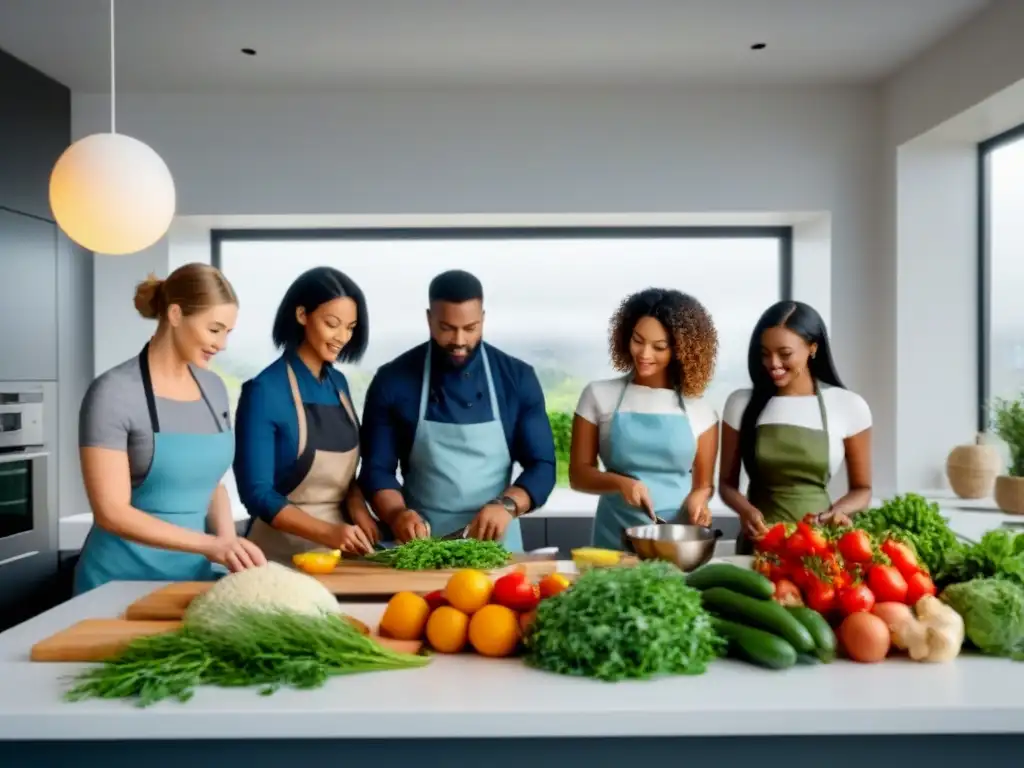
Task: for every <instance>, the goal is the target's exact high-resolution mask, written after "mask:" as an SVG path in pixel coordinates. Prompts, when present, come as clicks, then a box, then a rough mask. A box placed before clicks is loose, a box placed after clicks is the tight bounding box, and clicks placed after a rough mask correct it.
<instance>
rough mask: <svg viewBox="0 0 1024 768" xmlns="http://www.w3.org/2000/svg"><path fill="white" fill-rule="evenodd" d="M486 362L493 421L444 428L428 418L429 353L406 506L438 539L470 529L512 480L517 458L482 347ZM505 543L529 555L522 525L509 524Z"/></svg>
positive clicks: (442, 424) (484, 363) (421, 393)
mask: <svg viewBox="0 0 1024 768" xmlns="http://www.w3.org/2000/svg"><path fill="white" fill-rule="evenodd" d="M480 356H481V357H482V358H483V365H484V374H485V375H486V376H487V392H488V394H489V395H490V399H491V416H492V418H491V420H490V421H485V422H483V423H481V424H444V423H442V422H439V421H427V418H426V416H427V402H428V395H429V393H430V357H431V354H430V348H429V346H428V348H427V356H426V357H427V359H426V362H425V363H424V366H423V385H422V387H421V388H420V409H419V417H418V419H417V422H416V437H415V438H414V439H413V442H412V451H410V453H409V466H408V472H407V473H405V503H406V505H408V507H409V509H413V510H415V511H416V512H419V513H420V515H421V516H422V517H423V519H424V520H426V522H427V523H429V525H430V533H431V535H432V536H445V535H447V534H449V533H452V532H454V531H457V530H459V529H460V528H462V527H464V526H466V525H468V524H469V523H470V522H471V521H472V520H473V518H474V517H476V515H477V513H478V512H479V511H480V510H481V509H482V508H483V507H484V506H486V505H487V504H488V503H490V502H492V501H494V500H495V499H497V498H500V497H501V494H502V493H503V492H504V491H505V489H506V488H508V484H509V481H510V480H511V478H512V456H511V455H510V454H509V450H508V440H507V439H506V438H505V428H504V427H503V426H502V423H501V412H500V411H499V410H498V395H497V393H496V392H495V390H494V379H493V378H492V377H491V366H490V364H489V363H488V361H487V350H486V349H484V347H483V345H482V343H481V347H480ZM503 543H504V545H505V547H507V548H508V549H509V550H510V551H511V552H522V551H523V535H522V532H521V531H520V529H519V520H518V519H516V520H513V521H512V522H510V523H509V524H508V528H506V529H505V539H504V542H503Z"/></svg>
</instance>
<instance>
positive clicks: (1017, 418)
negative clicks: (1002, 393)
mask: <svg viewBox="0 0 1024 768" xmlns="http://www.w3.org/2000/svg"><path fill="white" fill-rule="evenodd" d="M992 426H993V428H994V429H995V432H996V434H997V435H999V437H1000V438H1002V440H1003V441H1004V442H1005V443H1006V444H1007V446H1009V448H1010V466H1009V468H1008V471H1009V473H1010V475H1012V476H1013V477H1024V397H1020V398H1018V399H1016V400H1003V399H1002V398H997V399H996V400H995V403H994V407H993V409H992Z"/></svg>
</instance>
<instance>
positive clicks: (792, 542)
mask: <svg viewBox="0 0 1024 768" xmlns="http://www.w3.org/2000/svg"><path fill="white" fill-rule="evenodd" d="M812 553H813V546H812V545H811V542H810V541H809V540H808V539H807V536H806V534H804V532H803V531H796V532H794V533H792V534H790V537H789V538H788V539H786V554H787V555H789V556H790V557H807V556H808V555H810V554H812Z"/></svg>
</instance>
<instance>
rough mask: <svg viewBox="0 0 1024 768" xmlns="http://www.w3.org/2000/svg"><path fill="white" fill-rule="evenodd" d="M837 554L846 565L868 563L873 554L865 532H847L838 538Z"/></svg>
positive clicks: (868, 537) (869, 540)
mask: <svg viewBox="0 0 1024 768" xmlns="http://www.w3.org/2000/svg"><path fill="white" fill-rule="evenodd" d="M839 554H841V555H842V556H843V559H844V560H845V561H846V562H848V563H869V562H871V558H872V557H873V555H874V553H873V552H872V548H871V536H869V535H868V532H867V531H848V532H847V533H844V534H843V535H842V536H841V537H840V538H839Z"/></svg>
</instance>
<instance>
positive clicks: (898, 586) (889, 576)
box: [868, 565, 907, 603]
mask: <svg viewBox="0 0 1024 768" xmlns="http://www.w3.org/2000/svg"><path fill="white" fill-rule="evenodd" d="M868 587H870V588H871V591H872V592H873V593H874V595H875V600H877V601H878V602H880V603H902V602H905V601H906V599H907V580H906V579H904V578H903V575H902V574H901V573H900V572H899V571H898V570H896V568H894V567H893V566H891V565H876V566H874V567H873V568H872V569H871V570H870V571H868Z"/></svg>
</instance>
